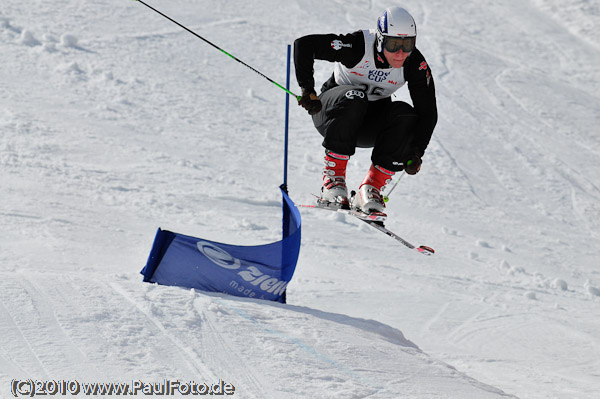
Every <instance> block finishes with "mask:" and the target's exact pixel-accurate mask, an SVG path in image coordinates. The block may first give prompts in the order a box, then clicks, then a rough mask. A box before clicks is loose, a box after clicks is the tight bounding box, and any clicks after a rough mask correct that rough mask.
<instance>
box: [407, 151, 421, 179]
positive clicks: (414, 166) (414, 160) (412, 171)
mask: <svg viewBox="0 0 600 399" xmlns="http://www.w3.org/2000/svg"><path fill="white" fill-rule="evenodd" d="M422 163H423V161H421V158H420V157H418V156H416V155H415V156H413V157H411V158H410V159H408V160H407V161H406V162H404V170H405V171H406V173H408V174H409V175H416V174H417V173H419V171H420V170H421V164H422Z"/></svg>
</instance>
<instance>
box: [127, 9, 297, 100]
mask: <svg viewBox="0 0 600 399" xmlns="http://www.w3.org/2000/svg"><path fill="white" fill-rule="evenodd" d="M133 1H137V2H138V3H142V4H143V5H145V6H146V7H148V8H149V9H151V10H152V11H154V12H155V13H157V14H159V15H161V16H163V17H165V18H166V19H168V20H169V21H171V22H173V23H174V24H176V25H178V26H180V27H181V28H183V29H185V30H186V31H188V32H190V33H191V34H192V35H194V36H196V37H197V38H198V39H201V40H204V41H205V42H206V43H208V44H210V45H211V46H213V47H214V48H216V49H217V50H219V51H220V52H222V53H223V54H225V55H226V56H229V57H231V58H233V59H234V60H236V61H237V62H239V63H240V64H242V65H244V66H245V67H247V68H249V69H251V70H253V71H254V72H256V73H257V74H259V75H260V76H262V77H263V78H265V79H267V80H268V81H269V82H271V83H273V84H274V85H275V86H277V87H279V88H280V89H282V90H283V91H285V92H286V93H288V94H291V95H292V96H294V97H296V100H300V98H301V97H300V96H297V95H295V94H294V93H292V92H291V91H289V90H288V89H286V88H285V87H283V86H282V85H280V84H279V83H277V82H275V81H274V80H273V79H271V78H269V77H268V76H266V75H264V74H263V73H261V72H260V71H257V70H256V69H254V68H252V67H251V66H250V65H248V64H246V63H245V62H244V61H242V60H240V59H239V58H237V57H234V56H233V55H231V54H229V53H228V52H227V51H225V50H223V49H222V48H220V47H219V46H217V45H216V44H214V43H212V42H210V41H208V40H206V39H205V38H203V37H202V36H200V35H199V34H197V33H196V32H194V31H193V30H191V29H189V28H187V27H186V26H184V25H182V24H180V23H179V22H177V21H175V20H174V19H173V18H171V17H169V16H167V15H165V14H163V13H162V12H160V11H158V10H157V9H156V8H154V7H152V6H150V5H148V4H146V3H144V2H143V1H142V0H133Z"/></svg>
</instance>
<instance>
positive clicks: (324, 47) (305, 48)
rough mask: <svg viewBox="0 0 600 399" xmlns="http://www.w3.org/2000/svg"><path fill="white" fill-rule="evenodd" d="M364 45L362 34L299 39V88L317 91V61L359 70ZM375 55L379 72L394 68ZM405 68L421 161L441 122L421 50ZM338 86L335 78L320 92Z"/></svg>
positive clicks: (296, 54) (416, 148) (296, 60)
mask: <svg viewBox="0 0 600 399" xmlns="http://www.w3.org/2000/svg"><path fill="white" fill-rule="evenodd" d="M365 41H366V40H365V35H364V34H363V31H360V30H359V31H356V32H353V33H349V34H345V35H335V34H325V35H308V36H304V37H301V38H299V39H296V41H295V42H294V65H295V69H296V79H297V81H298V85H299V86H300V87H301V88H302V89H303V90H314V86H315V81H314V69H313V68H314V60H316V59H317V60H325V61H331V62H339V63H341V64H342V65H344V66H345V67H346V68H349V69H352V68H355V67H357V64H358V63H360V62H361V60H363V58H364V56H365V50H366V49H365V46H366V45H365ZM373 46H375V45H374V44H373ZM373 54H374V63H375V66H376V67H377V68H378V69H388V68H391V66H390V65H389V64H388V63H387V61H386V60H385V57H384V56H383V54H382V53H378V52H377V49H376V48H373ZM403 68H404V79H405V81H406V82H407V84H408V90H409V93H410V97H411V99H412V103H413V107H414V109H415V112H416V113H417V115H418V118H419V120H418V122H417V126H416V131H415V136H414V137H415V139H414V141H413V143H412V146H413V150H414V152H415V154H416V155H418V156H419V157H422V156H423V154H424V152H425V149H426V148H427V145H428V144H429V141H430V140H431V135H432V134H433V129H434V128H435V125H436V123H437V119H438V113H437V104H436V97H435V85H434V81H433V76H432V75H431V70H430V68H429V65H428V64H427V62H426V61H425V58H424V57H423V55H422V54H421V52H420V51H419V50H418V49H415V50H414V51H413V52H412V53H411V54H410V56H409V57H408V58H407V59H406V61H405V62H404V66H403ZM335 86H337V83H336V81H335V78H334V76H333V75H332V76H331V77H330V78H329V80H327V81H326V82H325V83H324V84H323V86H322V87H321V91H322V92H324V91H326V90H328V89H330V88H332V87H335ZM389 101H391V99H389Z"/></svg>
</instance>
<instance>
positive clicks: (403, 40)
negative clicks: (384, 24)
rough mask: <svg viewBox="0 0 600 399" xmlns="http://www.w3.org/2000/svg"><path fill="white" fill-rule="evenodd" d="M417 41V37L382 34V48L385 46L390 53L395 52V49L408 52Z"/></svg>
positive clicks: (413, 47)
mask: <svg viewBox="0 0 600 399" xmlns="http://www.w3.org/2000/svg"><path fill="white" fill-rule="evenodd" d="M416 42H417V37H416V36H412V37H394V36H384V38H383V48H385V49H386V50H387V51H389V52H390V53H395V52H397V51H400V50H402V51H404V52H405V53H410V52H411V51H413V50H414V49H415V43H416Z"/></svg>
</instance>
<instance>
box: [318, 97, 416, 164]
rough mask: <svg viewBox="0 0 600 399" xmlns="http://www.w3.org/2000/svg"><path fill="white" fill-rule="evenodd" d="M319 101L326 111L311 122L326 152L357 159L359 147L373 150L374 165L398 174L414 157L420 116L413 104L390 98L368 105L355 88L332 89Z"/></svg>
mask: <svg viewBox="0 0 600 399" xmlns="http://www.w3.org/2000/svg"><path fill="white" fill-rule="evenodd" d="M319 98H320V99H321V103H322V104H323V108H322V109H321V111H320V112H318V113H317V114H315V115H313V117H312V118H313V122H314V124H315V127H316V128H317V130H318V131H319V133H321V135H322V136H323V137H324V140H323V147H325V148H326V149H328V150H330V151H333V152H336V153H339V154H343V155H354V153H355V149H356V147H360V148H373V152H372V153H371V161H372V162H373V164H375V165H379V166H382V167H384V168H386V169H389V170H392V171H396V172H397V171H400V170H403V169H404V167H403V163H404V162H406V160H407V159H409V158H410V157H411V156H413V155H414V154H413V153H412V152H411V150H410V144H411V141H412V139H413V136H414V128H415V126H416V124H417V114H416V113H415V111H414V109H413V107H412V106H411V105H410V104H407V103H405V102H402V101H391V99H390V98H386V99H383V100H377V101H368V100H367V95H366V94H365V92H364V91H362V90H361V89H360V88H359V87H354V86H336V87H333V88H331V89H329V90H327V91H325V92H324V93H322V94H321V95H320V96H319Z"/></svg>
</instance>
